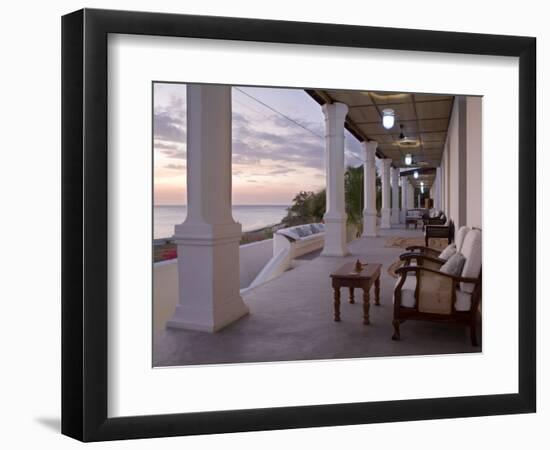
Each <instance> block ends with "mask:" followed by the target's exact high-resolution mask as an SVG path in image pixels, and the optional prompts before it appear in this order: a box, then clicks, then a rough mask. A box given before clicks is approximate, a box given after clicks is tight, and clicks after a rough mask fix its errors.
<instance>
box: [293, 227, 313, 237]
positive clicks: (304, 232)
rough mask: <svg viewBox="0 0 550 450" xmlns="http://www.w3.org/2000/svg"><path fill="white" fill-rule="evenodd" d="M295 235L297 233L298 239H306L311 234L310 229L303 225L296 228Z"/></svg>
mask: <svg viewBox="0 0 550 450" xmlns="http://www.w3.org/2000/svg"><path fill="white" fill-rule="evenodd" d="M296 233H298V235H299V236H300V237H306V236H309V235H311V234H312V233H311V228H309V225H304V226H301V227H298V228H296Z"/></svg>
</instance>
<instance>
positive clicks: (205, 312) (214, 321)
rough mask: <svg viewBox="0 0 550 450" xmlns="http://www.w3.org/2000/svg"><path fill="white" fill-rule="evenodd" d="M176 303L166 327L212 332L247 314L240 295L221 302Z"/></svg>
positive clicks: (246, 307)
mask: <svg viewBox="0 0 550 450" xmlns="http://www.w3.org/2000/svg"><path fill="white" fill-rule="evenodd" d="M198 303H199V302H193V304H191V305H177V306H176V311H175V312H174V315H173V316H172V318H171V319H170V320H169V321H168V322H166V327H167V328H177V329H180V330H181V329H183V330H195V331H207V332H210V333H214V332H216V331H219V330H221V329H222V328H224V327H226V326H227V325H229V324H231V323H233V322H235V321H237V320H239V319H240V318H241V317H244V316H246V315H247V314H248V312H249V309H248V306H246V304H245V303H244V301H243V299H242V298H241V296H240V295H237V296H236V297H233V298H230V299H228V300H226V301H224V302H223V303H221V304H216V305H215V306H214V309H212V308H211V307H209V306H211V305H204V307H200V306H197V304H198Z"/></svg>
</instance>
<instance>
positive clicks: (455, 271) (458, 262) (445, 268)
mask: <svg viewBox="0 0 550 450" xmlns="http://www.w3.org/2000/svg"><path fill="white" fill-rule="evenodd" d="M465 262H466V261H465V259H464V255H462V253H460V252H456V253H455V254H454V255H453V256H451V257H450V258H449V260H448V261H447V262H446V263H445V264H443V265H442V266H441V267H440V269H439V271H440V272H443V273H446V274H447V275H452V276H454V277H458V276H459V275H460V274H461V273H462V268H463V267H464V263H465Z"/></svg>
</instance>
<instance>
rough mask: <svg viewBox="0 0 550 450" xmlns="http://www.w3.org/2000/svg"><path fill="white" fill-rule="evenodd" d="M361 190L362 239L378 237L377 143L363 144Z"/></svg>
mask: <svg viewBox="0 0 550 450" xmlns="http://www.w3.org/2000/svg"><path fill="white" fill-rule="evenodd" d="M362 146H363V154H364V159H365V163H364V164H363V189H364V198H365V208H364V209H363V237H369V236H370V237H372V236H377V235H378V227H377V225H376V164H375V158H376V147H377V146H378V142H376V141H370V142H363V143H362Z"/></svg>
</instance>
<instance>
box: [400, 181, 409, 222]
mask: <svg viewBox="0 0 550 450" xmlns="http://www.w3.org/2000/svg"><path fill="white" fill-rule="evenodd" d="M408 200H409V180H407V178H406V177H401V223H405V219H406V216H407V209H408V207H409V206H408V204H407V203H408Z"/></svg>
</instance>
